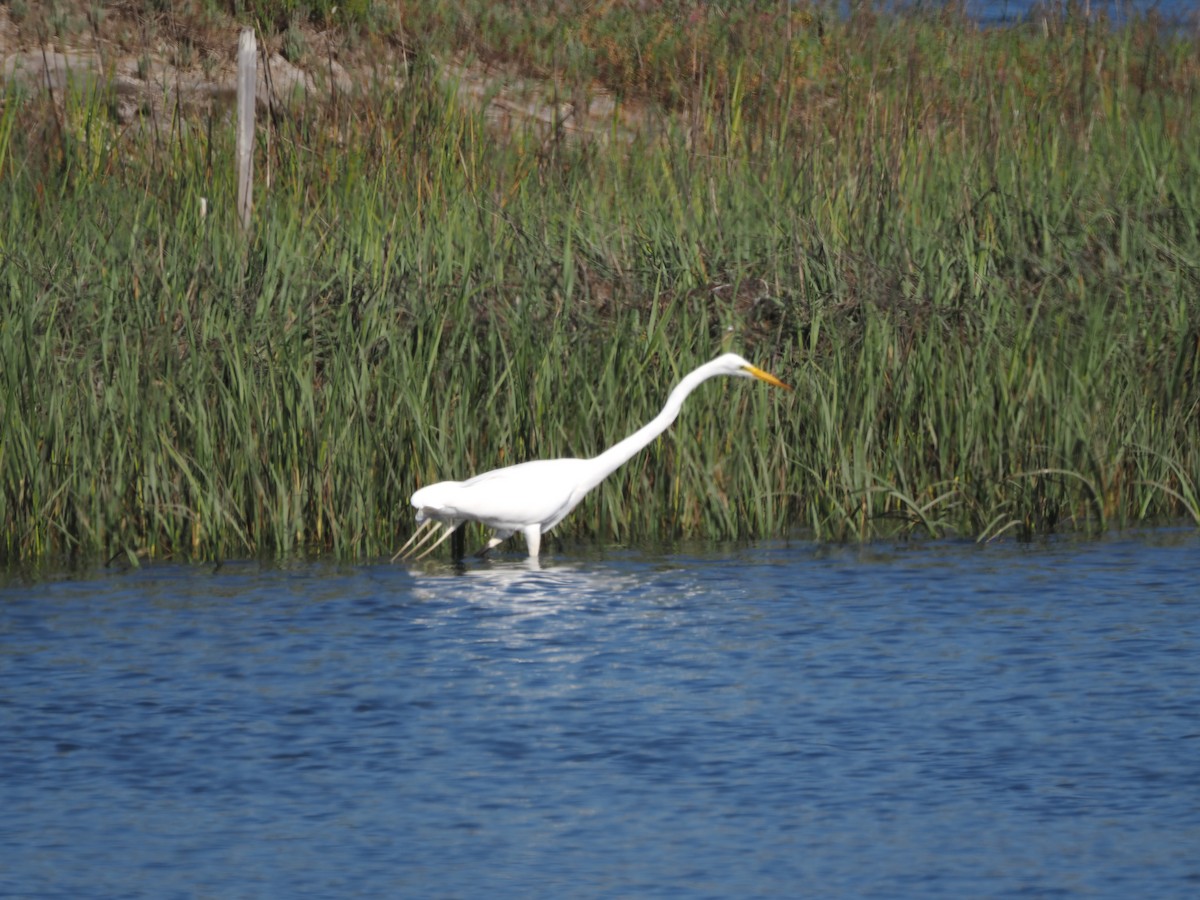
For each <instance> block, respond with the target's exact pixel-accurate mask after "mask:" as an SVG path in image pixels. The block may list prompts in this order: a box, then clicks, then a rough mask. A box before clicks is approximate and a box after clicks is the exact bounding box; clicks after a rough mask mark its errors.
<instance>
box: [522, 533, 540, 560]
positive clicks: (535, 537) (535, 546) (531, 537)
mask: <svg viewBox="0 0 1200 900" xmlns="http://www.w3.org/2000/svg"><path fill="white" fill-rule="evenodd" d="M521 533H522V534H524V535H525V543H526V545H528V547H529V558H530V559H537V555H538V551H539V550H540V549H541V548H542V526H541V525H540V524H539V525H526V526H525V527H524V528H522V529H521Z"/></svg>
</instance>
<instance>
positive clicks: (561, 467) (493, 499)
mask: <svg viewBox="0 0 1200 900" xmlns="http://www.w3.org/2000/svg"><path fill="white" fill-rule="evenodd" d="M718 375H735V376H743V377H749V378H759V379H761V380H762V381H765V382H767V383H768V384H774V385H777V386H779V387H784V388H786V387H787V385H785V384H784V383H783V382H782V381H780V380H779V379H778V378H776V377H775V376H774V375H771V374H769V373H767V372H764V371H763V370H762V369H759V368H757V367H755V366H752V365H751V364H750V363H748V362H747V361H746V360H744V359H742V357H740V356H738V355H737V354H734V353H727V354H725V355H724V356H718V357H717V358H716V359H714V360H713V361H712V362H709V363H706V364H705V365H703V366H700V368H698V369H695V370H694V371H692V372H690V373H689V374H688V375H687V376H685V377H684V378H683V380H682V381H680V382H679V384H677V385H676V386H675V389H674V390H672V391H671V395H670V396H669V397H668V398H667V402H666V405H664V406H663V409H662V411H661V412H660V413H659V414H658V415H657V416H655V417H654V419H652V420H651V421H650V422H648V423H647V424H646V425H643V426H642V427H641V428H639V429H638V430H637V431H635V432H634V433H633V434H631V435H630V436H629V437H627V438H625V440H623V441H620V442H619V443H616V444H614V445H613V446H612V447H610V448H609V449H607V450H605V451H604V452H603V453H601V454H600V455H599V456H594V457H592V458H590V459H572V458H564V459H539V460H534V461H532V462H525V463H518V464H516V465H513V466H506V467H505V468H503V469H493V470H492V471H490V472H484V473H483V474H482V475H476V476H475V477H474V478H468V479H467V480H466V481H439V482H438V483H437V484H431V485H429V486H427V487H423V488H421V489H420V490H419V491H417V492H416V493H414V494H413V495H412V505H413V506H414V507H415V508H416V510H417V523H418V524H419V525H420V526H421V527H420V528H419V529H418V530H417V532H416V533H415V534H414V535H413V536H412V538H411V539H410V540H409V542H408V543H407V544H405V545H404V547H402V548H401V549H400V552H399V553H397V554H396V555H397V556H400V555H401V554H404V553H405V552H406V551H408V553H409V555H411V554H415V553H416V551H417V550H418V549H420V548H421V546H422V545H423V544H425V542H426V540H428V538H430V537H432V536H433V534H435V533H436V531H435V530H434V529H433V526H434V525H435V524H440V525H441V526H442V534H441V537H440V538H438V540H436V541H435V542H434V543H432V544H430V545H429V547H427V548H426V549H425V552H424V553H422V554H421V556H424V555H425V554H427V553H429V552H430V551H431V550H432V549H433V548H434V547H436V546H437V545H438V544H440V543H441V542H442V541H444V540H445V539H446V538H448V537H449V536H450V535H451V534H453V533H454V531H455V529H457V528H458V527H459V526H460V525H461V524H462V523H463V522H468V521H470V522H479V523H480V524H482V525H486V526H487V527H488V528H491V529H492V531H493V535H492V538H491V540H489V541H488V543H487V546H485V547H484V549H483V550H482V551H481V552H483V553H486V552H487V551H488V550H490V549H492V548H493V547H495V546H496V545H497V544H499V543H500V542H501V541H503V540H505V539H507V538H509V537H511V536H512V535H513V534H514V533H515V532H518V531H520V532H522V533H523V534H524V535H525V543H526V545H527V546H528V549H529V555H530V557H536V556H537V555H538V551H539V549H540V547H541V537H542V535H543V534H545V533H546V532H547V531H549V530H550V529H551V528H553V527H554V526H555V525H557V524H558V523H559V522H561V521H562V520H563V519H564V518H565V517H566V516H567V514H568V513H570V512H571V510H572V509H574V508H575V507H576V505H578V503H579V501H581V500H582V499H583V498H584V497H585V496H587V494H588V492H589V491H591V490H592V488H594V487H596V485H598V484H599V483H600V482H601V481H603V480H604V479H605V478H607V477H608V476H609V475H611V474H612V473H613V472H614V471H616V470H617V468H619V467H620V466H621V464H622V463H624V462H626V461H627V460H629V459H630V458H631V457H632V456H633V455H634V454H635V453H637V452H638V451H639V450H641V449H642V448H643V447H645V446H646V445H647V444H649V443H650V442H651V441H652V440H654V439H655V438H656V437H658V436H659V435H660V434H662V433H663V432H664V431H666V430H667V428H668V427H670V425H671V423H672V422H674V421H675V418H676V416H678V415H679V410H680V408H681V407H682V406H683V401H684V399H685V398H686V397H687V396H688V395H689V394H690V393H691V392H692V391H694V390H695V389H696V388H697V387H698V386H699V385H700V384H702V383H703V382H705V381H707V380H708V379H709V378H714V377H716V376H718ZM423 533H424V537H421V539H420V540H418V536H420V535H422V534H423ZM414 542H415V545H414ZM410 547H411V549H410ZM417 558H418V559H419V558H420V557H417Z"/></svg>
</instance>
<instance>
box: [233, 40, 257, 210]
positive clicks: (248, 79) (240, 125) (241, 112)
mask: <svg viewBox="0 0 1200 900" xmlns="http://www.w3.org/2000/svg"><path fill="white" fill-rule="evenodd" d="M257 55H258V46H257V42H256V41H255V40H254V29H253V28H243V29H242V35H241V37H239V38H238V75H237V182H238V199H237V208H238V219H239V220H240V221H241V223H242V228H243V229H244V230H249V228H250V212H251V210H252V209H253V205H254V201H253V197H252V195H253V188H254V82H255V65H256V62H255V61H256V58H257Z"/></svg>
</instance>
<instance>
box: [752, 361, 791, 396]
mask: <svg viewBox="0 0 1200 900" xmlns="http://www.w3.org/2000/svg"><path fill="white" fill-rule="evenodd" d="M746 371H747V372H749V373H750V374H751V375H753V376H754V377H755V378H761V379H762V380H763V381H765V382H766V383H767V384H773V385H775V387H781V388H783V389H784V390H785V391H790V390H791V388H790V387H788V386H787V385H786V384H784V383H783V382H782V381H780V380H779V379H778V378H776V377H775V376H774V375H772V374H771V373H770V372H764V371H763V370H762V369H760V368H759V367H758V366H746Z"/></svg>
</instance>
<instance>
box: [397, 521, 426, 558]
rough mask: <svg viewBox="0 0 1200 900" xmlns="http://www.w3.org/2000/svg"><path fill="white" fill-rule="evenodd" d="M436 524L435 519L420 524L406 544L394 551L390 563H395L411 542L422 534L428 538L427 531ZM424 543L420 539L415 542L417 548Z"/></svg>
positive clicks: (414, 548) (410, 545)
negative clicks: (394, 553)
mask: <svg viewBox="0 0 1200 900" xmlns="http://www.w3.org/2000/svg"><path fill="white" fill-rule="evenodd" d="M436 524H437V521H436V520H435V519H426V520H425V521H424V522H422V523H421V524H420V526H418V528H417V530H416V531H414V532H413V533H412V537H410V538H409V539H408V542H407V543H406V544H405V545H404V546H403V547H401V548H400V549H399V550H397V551H396V555H395V556H393V557H392V562H395V561H396V560H397V559H399V558H400V557H401V556H404V555H405V552H406V551H407V550H408V548H409V547H412V545H413V541H416V540H417V538H418V537H420V536H421V535H422V534H426V536H428V535H427V532H428V531H429V529H430V528H432V527H433V526H434V525H436ZM424 542H425V540H424V538H422V539H421V540H420V541H418V542H417V547H419V546H420V545H421V544H423V543H424ZM416 549H417V548H416V547H413V550H416Z"/></svg>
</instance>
